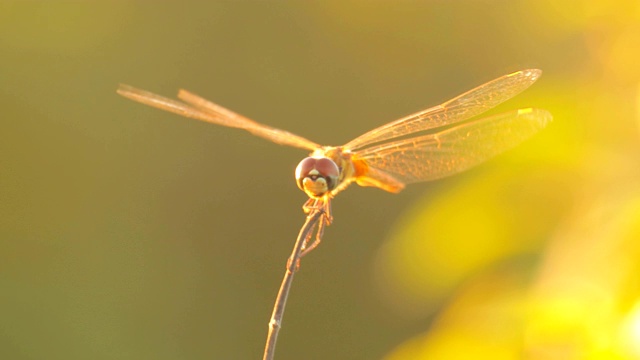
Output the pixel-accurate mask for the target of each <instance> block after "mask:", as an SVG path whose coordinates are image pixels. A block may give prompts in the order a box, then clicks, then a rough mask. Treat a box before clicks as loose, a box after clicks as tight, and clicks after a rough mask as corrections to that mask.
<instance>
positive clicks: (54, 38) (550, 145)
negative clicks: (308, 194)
mask: <svg viewBox="0 0 640 360" xmlns="http://www.w3.org/2000/svg"><path fill="white" fill-rule="evenodd" d="M0 49H2V50H1V51H0V318H2V321H1V322H0V323H1V325H0V359H47V360H49V359H212V358H213V359H255V358H260V357H261V356H262V350H263V346H264V340H265V337H266V330H267V322H268V320H269V315H270V313H271V307H272V305H273V301H274V299H275V295H276V292H277V287H278V286H279V284H280V279H281V276H282V274H283V272H284V265H285V263H286V257H287V256H288V254H289V251H290V248H291V247H292V246H293V241H294V239H295V236H296V234H297V231H298V229H299V227H300V226H301V225H302V222H303V219H304V218H303V214H302V211H301V209H300V206H301V205H302V203H303V202H304V201H305V196H304V194H303V193H301V192H300V191H299V190H298V189H296V186H295V183H294V181H293V170H294V168H295V166H296V164H297V162H298V161H299V160H300V159H301V158H302V157H304V156H305V155H306V154H305V153H304V152H301V151H298V150H296V149H290V148H287V147H282V146H278V145H274V144H271V143H269V142H267V141H264V140H262V139H258V138H254V137H252V136H250V135H248V134H246V133H244V132H242V131H237V130H235V129H228V128H222V127H216V126H212V125H208V124H203V123H199V122H196V121H190V120H187V119H183V118H179V117H177V116H175V115H172V114H168V113H165V112H161V111H158V110H156V109H152V108H149V107H145V106H142V105H140V104H136V103H134V102H131V101H128V100H126V99H124V98H121V97H119V96H117V95H116V94H115V89H116V88H117V86H118V84H119V83H127V84H131V85H134V86H137V87H141V88H143V89H148V90H150V91H153V92H156V93H159V94H163V95H166V96H172V95H173V94H175V93H176V91H177V89H179V88H185V89H188V90H191V91H193V92H195V93H197V94H200V95H202V96H203V97H205V98H208V99H211V100H213V101H215V102H217V103H220V104H221V105H223V106H226V107H228V108H230V109H232V110H234V111H237V112H239V113H241V114H244V115H246V116H248V117H251V118H253V119H255V120H257V121H260V122H264V123H266V124H269V125H271V126H275V127H278V128H283V129H286V130H288V131H291V132H294V133H297V134H300V135H302V136H304V137H307V138H309V139H311V140H313V141H316V142H318V143H322V144H327V145H339V144H341V143H346V142H347V141H349V140H350V139H352V138H354V137H356V136H358V135H359V134H362V133H364V132H365V131H367V130H370V129H371V128H374V127H375V126H378V125H381V124H383V123H385V122H388V121H391V120H394V119H397V118H399V117H401V116H404V115H406V114H409V113H412V112H415V111H417V110H420V109H423V108H426V107H429V106H432V105H435V104H437V103H440V102H442V101H445V100H447V99H449V98H451V97H453V96H455V95H458V94H459V93H461V92H463V91H466V90H469V89H471V88H472V87H474V86H477V85H480V84H482V83H483V82H486V81H489V80H491V79H494V78H497V77H499V76H501V75H504V74H507V73H510V72H513V71H517V70H521V69H526V68H540V69H542V70H543V76H542V77H541V79H540V80H539V81H538V82H537V83H535V84H534V85H533V86H532V87H531V88H530V89H528V90H527V91H525V92H524V93H522V94H520V95H519V96H517V97H515V98H514V99H512V100H510V101H509V102H507V103H505V104H503V105H500V106H499V107H498V108H497V109H494V110H491V113H498V112H501V111H506V110H510V109H516V108H525V107H538V108H542V109H546V110H548V111H550V112H551V113H552V114H553V116H554V120H553V122H552V123H551V124H549V126H547V128H546V129H544V130H543V131H541V132H540V133H539V134H537V135H536V136H534V137H533V138H531V139H530V140H528V141H526V142H524V143H523V144H522V145H520V146H519V147H517V148H516V149H513V150H511V151H508V152H506V153H505V154H502V155H500V156H498V157H496V158H495V159H492V160H490V161H488V162H486V163H485V164H482V165H480V166H478V167H476V168H474V169H471V170H469V171H467V172H465V173H463V174H460V175H457V176H454V177H450V178H447V179H442V180H438V181H435V182H430V183H424V184H412V185H410V186H408V187H407V188H406V189H405V190H404V191H403V192H401V193H400V194H398V195H392V194H387V193H384V192H382V191H379V190H376V189H371V188H366V189H363V188H358V187H357V186H353V187H352V188H349V189H348V191H345V192H344V193H341V194H340V196H338V197H337V198H336V199H335V201H334V203H333V212H334V214H333V215H334V218H335V221H334V224H332V225H331V227H329V228H328V229H327V231H326V232H325V234H324V241H323V243H322V244H321V245H320V246H319V248H318V249H316V250H315V251H314V252H313V253H311V254H310V255H309V256H308V257H305V259H304V260H303V262H302V266H301V270H300V271H299V273H298V274H296V279H295V281H294V284H293V290H292V293H291V298H290V299H289V301H288V308H287V313H286V314H285V318H284V323H283V329H282V331H281V333H280V337H279V344H278V349H277V352H276V358H277V359H389V360H391V359H393V360H399V359H625V360H626V359H640V345H639V344H640V276H639V275H638V274H640V266H639V265H638V264H640V3H638V2H637V1H632V0H625V1H622V0H621V1H596V0H581V1H551V0H518V1H513V0H469V1H435V0H434V1H401V2H395V1H376V2H366V1H321V2H312V1H309V2H294V1H269V2H267V1H264V2H260V1H209V2H200V1H181V2H178V1H159V2H148V1H138V0H129V1H126V0H122V1H95V2H80V1H76V2H64V1H13V0H9V1H3V2H0Z"/></svg>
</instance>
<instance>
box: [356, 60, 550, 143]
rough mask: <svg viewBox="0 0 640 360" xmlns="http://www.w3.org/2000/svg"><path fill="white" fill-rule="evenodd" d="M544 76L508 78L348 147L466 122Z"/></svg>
mask: <svg viewBox="0 0 640 360" xmlns="http://www.w3.org/2000/svg"><path fill="white" fill-rule="evenodd" d="M540 74H542V71H541V70H538V69H529V70H522V71H517V72H514V73H512V74H509V75H504V76H502V77H499V78H497V79H495V80H492V81H489V82H488V83H485V84H483V85H480V86H478V87H476V88H475V89H473V90H470V91H467V92H465V93H464V94H462V95H459V96H457V97H455V98H453V99H451V100H449V101H447V102H445V103H443V104H441V105H438V106H434V107H432V108H429V109H426V110H422V111H419V112H417V113H415V114H411V115H409V116H406V117H404V118H402V119H398V120H396V121H392V122H390V123H388V124H386V125H382V126H380V127H378V128H376V129H373V130H371V131H369V132H367V133H365V134H363V135H361V136H359V137H357V138H355V139H354V140H351V141H350V142H349V143H347V144H345V145H344V148H345V149H350V150H358V149H361V148H363V147H365V146H367V145H371V144H373V143H378V142H381V141H385V140H389V139H393V138H397V137H401V136H406V135H409V134H413V133H415V132H419V131H425V130H429V129H433V128H437V127H440V126H446V125H451V124H454V123H457V122H460V121H464V120H466V119H469V118H471V117H473V116H475V115H479V114H481V113H483V112H485V111H487V110H489V109H491V108H493V107H494V106H496V105H498V104H500V103H502V102H504V101H506V100H508V99H510V98H512V97H513V96H515V95H517V94H518V93H520V92H522V91H523V90H525V89H526V88H528V87H529V86H531V84H533V83H534V82H535V81H536V80H537V79H538V78H539V77H540Z"/></svg>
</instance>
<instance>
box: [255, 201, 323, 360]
mask: <svg viewBox="0 0 640 360" xmlns="http://www.w3.org/2000/svg"><path fill="white" fill-rule="evenodd" d="M323 215H324V211H323V210H322V209H313V210H311V212H310V213H309V215H307V220H306V221H305V223H304V225H302V228H301V229H300V233H299V234H298V239H297V240H296V244H295V245H294V247H293V251H292V252H291V256H289V260H288V261H287V270H286V271H285V273H284V278H283V279H282V285H280V290H279V291H278V296H277V297H276V303H275V305H274V307H273V313H272V314H271V320H270V321H269V334H268V335H267V344H266V345H265V348H264V357H263V360H273V357H274V355H275V352H276V341H277V340H278V332H279V331H280V327H281V326H282V317H283V316H284V308H285V306H286V305H287V298H288V297H289V290H290V289H291V283H292V282H293V275H294V274H295V272H296V271H297V270H298V266H299V265H300V257H301V253H302V250H303V246H304V244H305V243H307V241H308V240H309V238H310V237H311V235H312V233H313V229H314V228H315V227H316V226H319V227H322V225H323V224H322V222H321V221H320V222H319V219H320V217H321V216H323ZM321 231H322V229H321V228H319V229H318V235H319V236H321Z"/></svg>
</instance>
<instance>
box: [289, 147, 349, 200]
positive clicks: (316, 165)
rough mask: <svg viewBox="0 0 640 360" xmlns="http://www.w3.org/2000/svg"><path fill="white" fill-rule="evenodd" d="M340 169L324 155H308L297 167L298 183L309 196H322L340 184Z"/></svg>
mask: <svg viewBox="0 0 640 360" xmlns="http://www.w3.org/2000/svg"><path fill="white" fill-rule="evenodd" d="M339 177H340V169H339V168H338V165H336V163H335V162H334V161H333V160H331V159H329V158H327V157H324V156H318V157H315V156H313V157H308V158H305V159H303V160H302V161H300V163H299V164H298V166H297V167H296V184H298V187H299V188H300V190H302V191H304V192H305V193H306V194H307V195H309V197H312V198H320V197H323V196H324V195H325V194H327V193H328V192H330V191H331V190H333V189H335V188H336V186H337V185H338V179H339Z"/></svg>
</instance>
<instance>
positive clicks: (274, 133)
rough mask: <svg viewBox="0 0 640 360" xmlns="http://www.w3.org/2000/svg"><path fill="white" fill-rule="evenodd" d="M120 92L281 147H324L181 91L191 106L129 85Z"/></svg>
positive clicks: (138, 100)
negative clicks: (257, 137)
mask: <svg viewBox="0 0 640 360" xmlns="http://www.w3.org/2000/svg"><path fill="white" fill-rule="evenodd" d="M117 92H118V94H120V95H122V96H124V97H126V98H129V99H131V100H135V101H137V102H140V103H143V104H145V105H149V106H153V107H156V108H158V109H162V110H166V111H170V112H172V113H175V114H178V115H182V116H185V117H188V118H192V119H196V120H201V121H206V122H209V123H213V124H217V125H222V126H228V127H233V128H239V129H244V130H247V131H249V132H250V133H252V134H254V135H256V136H260V137H262V138H265V139H267V140H271V141H273V142H274V143H277V144H280V145H288V146H293V147H297V148H302V149H307V150H315V149H318V148H320V145H318V144H316V143H314V142H313V141H311V140H307V139H305V138H303V137H301V136H298V135H295V134H292V133H290V132H288V131H284V130H280V129H276V128H272V127H270V126H267V125H263V124H260V123H257V122H255V121H253V120H250V119H248V118H246V117H244V116H242V115H239V114H236V113H234V112H232V111H230V110H227V109H225V108H223V107H222V106H219V105H215V104H213V103H212V102H209V101H207V100H204V99H202V98H200V97H198V96H196V95H194V94H191V93H189V92H187V91H185V90H180V93H179V97H180V98H181V99H182V100H184V101H186V102H189V103H191V105H188V104H185V103H182V102H180V101H177V100H172V99H168V98H165V97H163V96H160V95H156V94H154V93H151V92H148V91H144V90H140V89H137V88H134V87H132V86H129V85H122V84H121V85H120V87H119V88H118V91H117Z"/></svg>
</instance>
